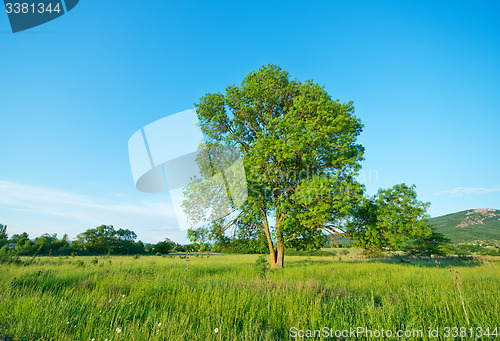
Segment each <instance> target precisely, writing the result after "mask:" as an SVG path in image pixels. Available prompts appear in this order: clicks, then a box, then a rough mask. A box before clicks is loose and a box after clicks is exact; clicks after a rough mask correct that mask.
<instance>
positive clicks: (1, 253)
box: [0, 245, 20, 264]
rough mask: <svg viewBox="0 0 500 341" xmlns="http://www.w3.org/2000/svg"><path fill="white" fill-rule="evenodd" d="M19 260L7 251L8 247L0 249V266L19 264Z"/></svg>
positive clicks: (10, 251) (11, 252)
mask: <svg viewBox="0 0 500 341" xmlns="http://www.w3.org/2000/svg"><path fill="white" fill-rule="evenodd" d="M19 262H20V261H19V259H18V258H17V257H16V256H15V254H14V252H13V251H12V250H9V246H8V245H4V246H2V247H1V248H0V264H9V263H19Z"/></svg>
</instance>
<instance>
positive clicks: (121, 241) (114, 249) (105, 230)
mask: <svg viewBox="0 0 500 341" xmlns="http://www.w3.org/2000/svg"><path fill="white" fill-rule="evenodd" d="M136 238H137V235H136V234H135V232H133V231H130V230H127V229H119V230H115V229H114V227H113V226H112V225H101V226H98V227H96V228H93V229H88V230H87V231H85V232H83V233H80V234H79V235H78V236H77V245H78V244H79V245H82V246H83V247H84V249H85V251H87V252H89V253H94V254H108V253H110V254H140V253H144V244H142V242H141V243H135V242H134V240H135V239H136ZM72 245H73V244H72Z"/></svg>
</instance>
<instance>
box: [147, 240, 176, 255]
mask: <svg viewBox="0 0 500 341" xmlns="http://www.w3.org/2000/svg"><path fill="white" fill-rule="evenodd" d="M175 247H176V244H175V243H174V242H173V241H171V240H170V239H168V238H165V240H164V241H161V242H158V243H156V244H154V245H153V246H152V250H151V251H152V253H154V254H156V253H158V252H159V253H161V254H162V255H166V254H169V253H170V252H172V251H173V250H174V249H175Z"/></svg>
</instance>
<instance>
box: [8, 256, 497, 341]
mask: <svg viewBox="0 0 500 341" xmlns="http://www.w3.org/2000/svg"><path fill="white" fill-rule="evenodd" d="M257 257H258V256H256V255H255V256H254V255H212V256H211V257H210V258H207V257H203V258H202V257H193V256H191V257H190V261H189V270H188V271H187V275H186V260H184V259H180V258H179V257H156V256H150V257H141V258H139V259H137V260H134V259H132V257H110V258H109V259H107V258H105V257H100V258H98V263H97V264H96V265H93V264H91V261H92V259H94V257H87V258H85V257H76V258H75V257H70V258H66V259H62V258H50V259H48V258H46V257H44V258H41V259H39V261H38V262H37V263H36V264H31V265H28V266H19V265H14V264H11V265H5V264H4V265H0V290H1V296H0V335H4V336H6V335H7V336H10V337H12V338H13V339H15V340H91V339H95V340H105V339H108V340H168V341H170V340H220V339H221V340H287V339H289V338H290V337H289V335H290V328H292V327H297V328H298V329H304V330H305V329H311V330H313V329H320V328H321V327H331V328H334V329H349V327H351V328H355V327H358V326H363V327H365V328H368V329H372V330H375V329H378V330H380V329H381V328H384V329H385V330H387V329H392V330H400V329H403V330H405V329H422V330H427V328H428V327H433V328H435V327H445V326H464V327H468V324H467V321H466V317H465V314H464V311H463V307H462V304H461V301H460V297H459V294H458V291H457V288H456V286H455V284H454V282H455V280H454V276H455V275H457V274H455V273H450V271H449V266H450V265H451V266H452V267H453V270H454V271H455V270H457V271H458V275H459V277H460V282H461V290H462V293H463V297H464V302H465V307H466V310H467V313H468V315H469V319H470V324H471V326H474V327H482V328H486V327H490V328H494V327H498V326H499V322H500V321H499V316H500V314H499V313H500V292H499V285H498V284H499V283H500V271H499V266H500V262H499V260H498V259H497V260H493V261H492V260H490V261H486V262H482V263H479V262H478V263H467V264H461V263H460V262H456V261H454V262H453V261H450V260H442V261H440V262H439V264H436V263H435V262H433V261H427V262H422V263H421V264H415V263H418V261H415V260H413V261H412V262H413V264H408V263H401V264H396V263H395V262H388V261H380V262H379V261H366V260H363V259H362V258H359V257H356V256H344V257H343V259H342V261H339V259H338V256H336V257H299V256H289V257H286V258H285V262H286V263H285V266H286V268H285V269H280V270H273V271H270V273H269V290H270V293H269V299H270V301H269V302H270V306H269V311H270V316H269V325H268V300H267V295H266V293H267V282H266V279H265V278H261V277H260V275H259V270H258V269H257V267H256V260H257ZM490 259H491V258H490ZM79 260H80V261H82V260H83V262H84V264H85V266H79V265H77V261H79ZM25 261H26V260H25ZM449 262H452V263H449ZM436 265H439V268H438V267H437V266H436ZM370 273H371V274H372V276H371V277H370ZM185 276H186V277H187V279H186V280H185ZM14 278H15V279H14ZM219 317H220V329H219V331H218V333H216V332H215V329H216V328H219ZM117 328H119V329H117ZM117 330H120V332H119V333H118V332H117ZM424 335H426V334H424ZM309 339H310V340H313V339H319V338H309ZM332 339H336V338H332ZM348 339H349V338H348ZM424 339H428V338H427V337H426V336H424ZM433 340H435V339H433Z"/></svg>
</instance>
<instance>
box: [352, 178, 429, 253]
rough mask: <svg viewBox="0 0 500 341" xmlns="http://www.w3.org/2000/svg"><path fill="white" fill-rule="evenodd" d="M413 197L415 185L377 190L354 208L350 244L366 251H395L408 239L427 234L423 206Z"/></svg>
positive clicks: (415, 196) (415, 193) (425, 206)
mask: <svg viewBox="0 0 500 341" xmlns="http://www.w3.org/2000/svg"><path fill="white" fill-rule="evenodd" d="M429 205H430V204H429V203H424V202H421V201H419V200H418V199H417V192H416V191H415V186H414V185H413V186H407V185H405V184H400V185H395V186H393V187H392V188H389V189H386V190H384V189H379V190H378V192H377V194H376V195H374V196H373V197H371V198H366V199H364V200H363V201H362V202H361V204H360V205H358V206H357V207H356V210H355V212H354V214H353V217H354V219H353V220H352V221H351V222H350V223H349V224H348V234H349V235H350V236H351V237H352V238H353V239H354V245H355V246H358V247H362V248H364V249H368V250H370V251H383V250H397V249H399V248H400V247H401V246H402V245H403V243H404V242H405V241H406V240H408V239H418V238H423V237H425V236H426V235H428V234H429V230H428V228H427V219H428V215H427V213H426V212H427V207H428V206H429Z"/></svg>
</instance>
